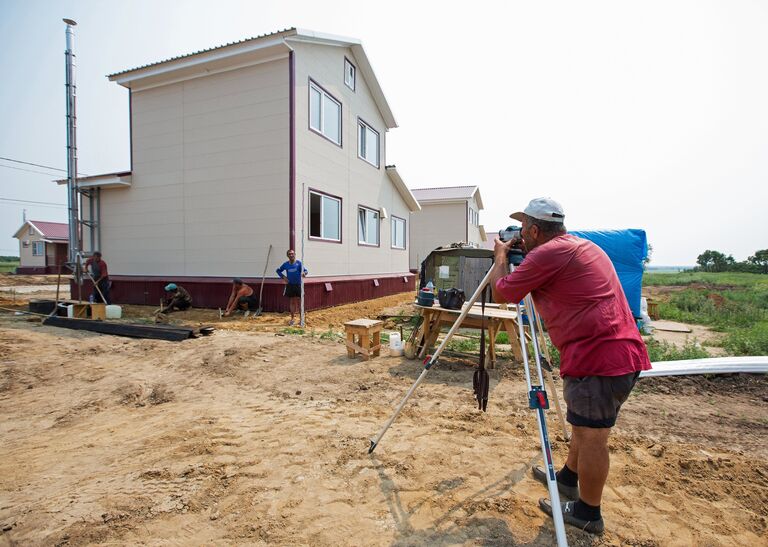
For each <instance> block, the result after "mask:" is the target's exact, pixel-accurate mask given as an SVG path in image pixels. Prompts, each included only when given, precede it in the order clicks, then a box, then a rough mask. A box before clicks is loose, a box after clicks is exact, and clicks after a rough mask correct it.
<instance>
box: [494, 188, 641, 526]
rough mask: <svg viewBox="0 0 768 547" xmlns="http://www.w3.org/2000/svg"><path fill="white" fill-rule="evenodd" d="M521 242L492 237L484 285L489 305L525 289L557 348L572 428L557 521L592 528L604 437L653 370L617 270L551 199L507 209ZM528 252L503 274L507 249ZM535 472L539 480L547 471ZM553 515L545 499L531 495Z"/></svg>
mask: <svg viewBox="0 0 768 547" xmlns="http://www.w3.org/2000/svg"><path fill="white" fill-rule="evenodd" d="M510 216H511V217H512V218H513V219H515V220H518V221H520V222H521V223H522V225H523V228H522V232H521V235H522V240H519V239H518V240H510V241H508V242H502V241H500V240H498V239H497V240H496V242H495V247H494V266H493V271H492V274H491V287H492V289H493V297H494V301H495V302H512V303H517V302H520V300H522V299H523V297H524V296H525V295H527V294H528V293H531V296H533V299H534V301H535V303H536V306H537V310H538V312H539V313H540V314H541V318H542V319H543V320H544V322H545V323H546V325H547V328H548V329H549V335H550V338H551V339H552V343H553V344H554V345H555V347H556V348H557V349H558V350H559V351H560V376H562V378H563V397H564V398H565V402H566V404H567V405H568V417H567V420H568V422H569V423H570V424H571V426H572V428H573V435H572V437H571V443H570V445H569V447H568V457H567V459H566V460H565V465H563V467H562V469H560V471H558V472H557V486H558V490H559V492H560V494H561V495H562V496H563V497H564V498H566V499H567V500H571V501H565V502H563V503H561V509H562V512H563V520H564V521H565V523H566V524H570V525H572V526H576V527H578V528H581V529H582V530H585V531H587V532H590V533H593V534H601V533H602V532H603V529H604V523H603V517H602V513H601V510H600V503H601V501H602V497H603V487H604V486H605V482H606V480H607V479H608V468H609V454H608V436H609V435H610V433H611V428H612V427H613V426H614V425H615V423H616V418H617V416H618V414H619V409H620V408H621V406H622V404H623V403H624V402H625V401H626V400H627V398H628V397H629V394H630V392H631V391H632V388H633V387H634V385H635V381H636V380H637V378H638V376H639V375H640V372H641V371H643V370H648V369H650V368H651V363H650V361H649V359H648V352H647V350H646V349H645V344H644V343H643V339H642V338H641V337H640V332H639V331H638V330H637V326H636V325H635V320H634V319H633V318H632V312H631V311H630V309H629V304H628V303H627V299H626V297H625V296H624V291H623V290H622V288H621V284H620V283H619V278H618V276H617V275H616V270H615V269H614V268H613V264H612V263H611V260H610V259H609V258H608V255H606V254H605V252H603V250H602V249H600V247H598V246H597V245H595V244H594V243H592V242H591V241H587V240H586V239H580V238H578V237H575V236H572V235H569V234H568V233H567V232H566V230H565V224H564V220H565V214H564V213H563V209H562V207H561V206H560V204H559V203H557V202H556V201H554V200H552V199H549V198H538V199H534V200H532V201H531V202H530V203H529V204H528V206H527V207H526V208H525V210H524V211H521V212H517V213H513V214H512V215H510ZM513 246H522V248H524V249H525V250H526V251H527V252H528V255H527V256H526V257H525V260H523V262H522V264H520V266H518V267H517V268H515V270H514V271H513V272H512V273H510V274H507V273H506V267H507V253H509V251H510V249H511V248H512V247H513ZM533 476H534V478H535V479H537V480H538V481H540V482H542V483H544V484H546V482H547V478H546V473H545V471H544V469H543V468H541V467H534V469H533ZM539 506H540V507H541V509H542V510H543V511H544V512H545V513H547V514H549V515H551V514H552V503H551V501H550V500H549V499H541V500H539Z"/></svg>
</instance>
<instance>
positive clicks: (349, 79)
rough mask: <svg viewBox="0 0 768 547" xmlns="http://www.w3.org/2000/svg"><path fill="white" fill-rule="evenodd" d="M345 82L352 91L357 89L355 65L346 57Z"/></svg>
mask: <svg viewBox="0 0 768 547" xmlns="http://www.w3.org/2000/svg"><path fill="white" fill-rule="evenodd" d="M344 83H345V84H347V87H348V88H349V89H351V90H352V91H354V90H355V65H353V64H352V63H350V62H349V59H346V58H345V59H344Z"/></svg>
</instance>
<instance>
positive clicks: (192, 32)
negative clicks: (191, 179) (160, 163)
mask: <svg viewBox="0 0 768 547" xmlns="http://www.w3.org/2000/svg"><path fill="white" fill-rule="evenodd" d="M63 17H68V18H72V19H75V20H76V21H77V22H78V26H77V27H76V37H75V51H76V54H77V84H78V88H77V92H78V104H77V108H78V146H79V158H80V163H79V169H80V171H81V172H82V173H86V174H98V173H104V172H111V171H118V170H124V169H128V168H129V143H128V138H129V135H128V91H127V90H126V89H124V88H122V87H120V86H118V85H117V84H115V83H111V82H109V81H108V80H107V79H106V78H105V75H106V74H110V73H113V72H118V71H121V70H124V69H127V68H133V67H137V66H139V65H142V64H145V63H149V62H153V61H159V60H162V59H166V58H168V57H172V56H175V55H181V54H185V53H190V52H193V51H196V50H200V49H203V48H209V47H212V46H217V45H221V44H224V43H226V42H231V41H235V40H240V39H243V38H247V37H251V36H256V35H259V34H262V33H266V32H272V31H276V30H281V29H284V28H289V27H301V28H307V29H312V30H316V31H320V32H327V33H331V34H338V35H342V36H350V37H355V38H359V39H361V40H362V41H363V45H364V47H365V49H366V52H367V54H368V57H369V58H370V60H371V62H372V64H373V67H374V70H375V71H376V74H377V76H378V78H379V81H380V82H381V85H382V87H383V89H384V92H385V93H386V96H387V99H388V101H389V103H390V105H391V107H392V110H393V111H394V114H395V117H396V119H397V121H398V125H399V128H397V129H394V130H392V131H390V132H389V133H388V135H387V139H388V150H387V158H386V163H387V164H393V163H394V164H396V165H397V166H398V169H399V170H400V172H401V174H402V175H403V177H404V179H405V181H406V183H407V184H408V185H409V186H410V187H412V188H419V187H429V186H451V185H475V184H476V185H479V186H480V189H481V194H482V197H483V201H484V203H485V207H486V209H485V210H484V211H482V213H481V218H480V220H481V223H482V224H484V225H485V226H486V229H487V230H489V231H491V230H498V229H499V228H501V227H504V226H506V225H507V224H509V223H510V222H511V221H510V220H509V219H508V217H507V215H508V214H509V213H510V212H512V211H515V210H518V209H519V208H521V207H524V206H525V204H526V203H527V202H528V200H530V199H531V198H533V197H537V196H542V195H548V196H551V197H553V198H555V199H557V200H558V201H560V202H561V203H562V204H563V207H564V209H565V213H566V224H567V226H568V227H569V228H572V229H609V228H643V229H645V230H646V231H647V233H648V240H649V242H650V243H651V244H652V245H653V249H654V253H653V257H652V264H655V265H689V264H694V263H695V261H696V257H697V255H699V254H700V253H701V252H702V251H704V250H705V249H715V250H719V251H721V252H724V253H726V254H732V255H733V256H734V257H735V258H736V259H737V260H744V259H746V258H747V256H749V255H751V254H753V253H754V252H755V251H756V250H757V249H765V248H768V214H767V212H766V209H767V208H768V100H766V97H768V70H767V67H768V63H767V61H768V59H766V56H767V54H768V2H761V1H742V0H727V1H722V2H708V1H701V0H697V1H670V0H665V1H658V2H655V1H647V0H646V1H642V2H641V1H635V2H623V1H617V0H608V1H603V2H589V1H578V2H574V1H573V0H566V1H561V2H544V1H533V2H532V1H530V0H529V1H505V2H482V1H477V2H462V3H450V2H445V1H442V2H424V1H415V0H409V1H397V0H389V1H387V2H375V3H374V2H364V1H361V0H356V1H348V2H347V1H318V0H313V1H303V0H291V1H290V2H286V1H275V2H267V1H242V2H240V1H225V0H217V1H215V2H213V1H206V2H204V1H185V2H182V1H162V2H159V1H156V0H155V1H136V0H130V1H127V0H123V1H119V2H117V1H105V0H100V1H77V2H75V1H70V2H64V1H35V0H18V1H15V0H0V36H2V37H3V40H2V46H3V47H2V49H0V75H1V76H0V119H1V120H2V122H3V124H2V129H0V157H5V158H12V159H16V160H21V161H27V162H32V163H38V164H42V165H48V166H53V167H59V168H61V169H64V168H65V167H66V145H65V143H66V138H65V137H66V133H65V102H64V98H65V95H64V53H63V52H64V45H65V41H64V30H65V25H64V23H62V21H61V19H62V18H63ZM0 165H2V166H5V167H0V254H18V242H17V240H15V239H13V238H12V234H13V232H14V231H15V230H16V229H17V228H18V227H19V226H20V225H21V219H22V208H26V209H27V217H28V218H31V219H39V220H58V221H66V209H65V208H62V207H55V206H48V205H45V206H43V205H34V204H21V203H16V202H10V201H8V200H9V199H12V200H27V201H39V202H49V203H59V204H63V203H65V201H66V193H65V191H64V190H63V189H62V188H57V187H56V185H55V184H53V183H52V182H51V180H52V179H53V178H55V177H58V176H61V174H57V173H56V172H54V171H49V170H46V169H42V168H38V167H34V166H29V165H23V164H18V163H12V162H9V161H5V160H0ZM9 167H14V169H11V168H9ZM19 168H21V169H28V170H35V171H42V172H44V173H47V174H41V173H31V172H28V171H21V170H19Z"/></svg>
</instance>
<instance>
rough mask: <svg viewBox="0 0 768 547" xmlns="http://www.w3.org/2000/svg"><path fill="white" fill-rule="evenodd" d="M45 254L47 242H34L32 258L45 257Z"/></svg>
mask: <svg viewBox="0 0 768 547" xmlns="http://www.w3.org/2000/svg"><path fill="white" fill-rule="evenodd" d="M44 254H45V241H33V242H32V256H43V255H44Z"/></svg>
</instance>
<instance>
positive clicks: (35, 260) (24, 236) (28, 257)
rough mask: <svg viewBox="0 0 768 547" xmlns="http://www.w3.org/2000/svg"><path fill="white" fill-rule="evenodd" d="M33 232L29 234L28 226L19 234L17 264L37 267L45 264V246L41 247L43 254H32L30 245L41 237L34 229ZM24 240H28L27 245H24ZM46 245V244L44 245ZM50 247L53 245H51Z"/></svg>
mask: <svg viewBox="0 0 768 547" xmlns="http://www.w3.org/2000/svg"><path fill="white" fill-rule="evenodd" d="M33 232H34V233H33V234H32V235H30V234H29V228H28V227H25V228H24V230H23V231H22V232H21V234H20V238H19V266H20V267H22V268H24V267H32V266H35V267H38V266H45V248H44V249H43V254H42V255H40V256H32V247H34V245H32V243H33V242H35V241H40V240H42V239H43V238H42V237H41V236H40V234H38V233H37V232H36V231H34V230H33ZM24 241H29V245H28V246H26V247H25V246H24ZM46 246H47V245H46ZM50 247H53V245H51V246H50Z"/></svg>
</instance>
